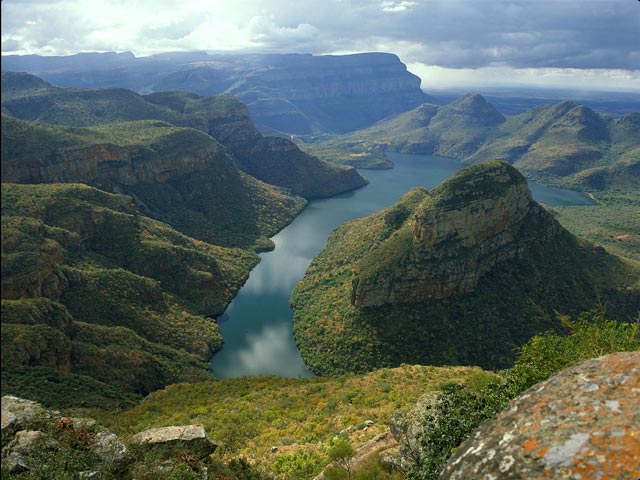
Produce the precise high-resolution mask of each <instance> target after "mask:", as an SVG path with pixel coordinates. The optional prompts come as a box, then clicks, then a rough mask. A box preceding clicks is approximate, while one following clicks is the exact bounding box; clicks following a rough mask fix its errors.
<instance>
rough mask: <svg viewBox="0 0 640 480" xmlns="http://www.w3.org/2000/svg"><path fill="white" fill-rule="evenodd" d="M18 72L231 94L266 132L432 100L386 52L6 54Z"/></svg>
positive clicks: (371, 115) (358, 118)
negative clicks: (244, 106)
mask: <svg viewBox="0 0 640 480" xmlns="http://www.w3.org/2000/svg"><path fill="white" fill-rule="evenodd" d="M3 68H4V69H5V70H14V71H16V70H20V71H27V72H31V73H34V74H36V75H40V76H41V77H42V78H44V79H46V80H48V81H51V82H53V83H55V84H56V85H62V86H67V87H124V88H130V89H133V90H136V91H138V92H145V93H148V92H157V91H162V90H188V91H193V92H196V93H199V94H201V95H215V94H219V93H231V94H233V95H234V96H236V97H238V98H239V99H240V100H242V101H243V102H244V103H246V104H247V105H248V107H249V111H250V112H251V116H252V117H253V119H254V120H255V122H256V124H257V125H258V127H259V128H260V129H261V130H263V131H265V132H274V131H277V132H284V133H288V134H297V133H311V132H314V131H318V130H321V131H330V132H347V131H351V130H356V129H359V128H364V127H366V126H369V125H372V124H373V123H375V122H377V121H379V120H382V119H383V118H386V117H388V116H391V115H395V114H398V113H401V112H404V111H407V110H410V109H411V108H414V107H416V106H418V105H420V104H421V103H424V102H426V101H434V100H433V99H432V98H430V97H429V96H428V95H426V94H425V93H423V92H422V91H421V90H420V79H419V78H418V77H417V76H415V75H413V74H412V73H410V72H408V71H407V69H406V66H405V65H404V64H403V63H402V62H401V61H400V59H399V58H398V57H397V56H395V55H393V54H388V53H364V54H355V55H322V56H312V55H298V54H287V55H232V54H229V55H209V54H206V53H204V52H182V53H169V54H158V55H152V56H150V57H145V58H144V59H142V58H135V57H134V56H133V55H131V54H128V55H127V54H113V53H112V54H104V53H103V54H84V55H83V56H77V55H76V56H69V57H38V56H37V55H30V56H22V57H21V56H12V55H9V56H5V57H4V58H3Z"/></svg>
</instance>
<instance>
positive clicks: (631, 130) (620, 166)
mask: <svg viewBox="0 0 640 480" xmlns="http://www.w3.org/2000/svg"><path fill="white" fill-rule="evenodd" d="M639 147H640V115H638V114H636V113H633V114H628V115H624V116H621V117H619V118H616V119H612V118H610V117H606V116H602V115H598V114H597V113H595V112H593V111H592V110H591V109H589V108H587V107H585V106H583V105H578V104H576V103H574V102H570V101H564V102H560V103H558V104H556V105H545V106H539V107H536V108H534V109H532V110H529V111H527V112H525V113H522V114H519V115H514V116H510V117H505V116H503V115H502V114H500V113H499V112H497V111H496V110H495V109H494V108H493V107H492V106H491V104H489V103H488V102H487V101H486V100H485V99H484V98H483V97H482V96H480V95H477V94H468V95H466V96H464V97H462V98H460V99H458V100H456V101H455V102H452V103H450V104H448V105H445V106H437V105H432V104H428V103H427V104H423V105H421V106H419V107H417V108H415V109H413V110H411V111H409V112H406V113H404V114H401V115H398V116H396V117H394V118H392V119H389V120H386V121H384V122H380V123H378V124H376V125H374V126H372V127H369V128H367V129H364V130H360V131H358V132H353V133H350V134H348V135H344V136H341V137H337V138H334V139H332V140H329V141H326V142H322V143H319V144H309V145H303V148H305V150H308V151H310V152H313V153H317V154H318V155H322V156H324V157H325V158H332V159H333V160H336V161H340V162H342V163H347V164H352V165H357V166H368V165H373V166H376V165H378V166H390V165H389V163H388V161H387V162H385V161H384V160H383V159H381V157H382V155H383V153H384V152H385V151H398V152H405V153H421V154H436V155H443V156H450V157H454V158H458V159H460V160H462V161H463V162H465V163H475V162H480V161H484V160H503V161H506V162H509V163H511V164H513V165H515V166H516V167H517V168H518V169H519V170H521V171H522V172H523V173H525V174H527V175H530V176H533V177H537V178H543V179H547V180H548V179H562V180H563V181H564V182H568V183H574V184H578V185H584V186H587V187H589V188H604V187H605V186H608V185H609V186H614V185H616V184H618V182H620V181H623V182H625V183H626V184H628V185H630V186H635V187H640V156H639V155H638V151H637V149H638V148H639Z"/></svg>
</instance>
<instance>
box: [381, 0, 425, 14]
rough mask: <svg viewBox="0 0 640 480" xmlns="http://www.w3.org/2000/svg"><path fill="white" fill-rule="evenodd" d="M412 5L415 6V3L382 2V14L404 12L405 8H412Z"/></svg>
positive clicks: (387, 0) (386, 0)
mask: <svg viewBox="0 0 640 480" xmlns="http://www.w3.org/2000/svg"><path fill="white" fill-rule="evenodd" d="M414 5H417V3H416V2H407V1H402V2H396V1H393V0H391V1H389V0H385V1H383V2H382V6H381V8H382V11H383V12H404V11H405V10H406V9H407V8H409V7H413V6H414Z"/></svg>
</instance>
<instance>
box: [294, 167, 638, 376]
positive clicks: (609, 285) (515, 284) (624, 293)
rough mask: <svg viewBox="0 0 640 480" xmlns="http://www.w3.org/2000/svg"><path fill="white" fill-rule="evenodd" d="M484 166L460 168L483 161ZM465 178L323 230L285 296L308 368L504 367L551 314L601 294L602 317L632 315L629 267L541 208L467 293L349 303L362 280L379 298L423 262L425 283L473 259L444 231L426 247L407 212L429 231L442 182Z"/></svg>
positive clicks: (633, 269) (444, 200) (449, 189)
mask: <svg viewBox="0 0 640 480" xmlns="http://www.w3.org/2000/svg"><path fill="white" fill-rule="evenodd" d="M483 165H484V167H483V166H474V167H473V168H471V169H470V170H469V172H472V173H473V172H475V171H476V170H478V169H482V168H489V167H490V166H491V165H492V164H483ZM466 176H467V173H466V172H464V171H462V172H461V173H460V174H459V175H457V176H456V177H454V178H453V179H451V180H450V181H448V182H445V184H443V185H442V186H440V187H438V188H436V189H434V191H433V192H432V195H428V194H427V193H426V191H424V190H422V189H415V190H412V191H411V192H410V193H409V194H407V195H405V197H403V198H402V199H401V200H400V201H399V202H398V203H397V204H396V205H395V206H393V207H391V208H389V209H386V210H383V211H381V212H379V213H376V214H373V215H371V216H369V217H366V218H362V219H357V220H353V221H351V222H348V223H346V224H343V225H341V226H340V227H338V228H337V229H336V230H335V231H334V232H333V233H332V235H331V236H330V238H329V240H328V242H327V247H326V248H325V249H324V250H323V251H321V252H320V253H319V254H318V255H317V256H316V258H315V259H314V260H313V261H312V263H311V265H310V267H309V268H308V270H307V272H306V274H305V277H304V279H303V280H302V281H301V282H300V283H299V284H298V285H297V286H296V288H295V289H294V291H293V294H292V296H291V305H292V308H293V310H294V334H295V337H296V341H297V343H298V347H299V348H300V351H301V353H302V355H303V358H304V359H305V362H306V364H307V365H308V366H309V367H310V368H311V369H312V370H313V371H314V372H316V373H319V374H335V373H343V372H364V371H368V370H371V369H372V368H377V367H392V366H395V365H399V364H401V363H421V364H431V365H455V364H461V365H480V366H481V367H483V368H506V367H508V366H510V365H511V364H512V362H513V361H514V359H515V353H514V346H518V345H522V344H524V343H525V342H526V341H527V340H528V339H529V338H531V337H532V336H534V335H536V334H538V333H540V332H543V331H546V330H548V329H555V330H556V331H562V330H563V328H564V327H563V326H562V325H561V324H559V323H558V322H557V320H556V319H555V316H554V314H553V313H554V312H555V311H559V312H562V313H564V314H577V313H579V312H580V311H582V310H584V309H585V308H593V307H595V306H597V305H598V304H600V303H601V304H603V305H605V307H606V309H607V314H608V315H610V316H611V317H612V318H616V319H619V320H629V319H630V318H631V317H632V316H633V315H635V312H637V310H638V296H637V292H638V289H639V288H640V284H639V283H638V278H639V274H638V266H637V264H636V263H635V262H631V261H625V260H623V259H619V258H617V257H614V256H612V255H610V254H608V253H607V252H606V251H605V250H604V249H602V248H601V247H595V246H594V245H592V244H589V243H587V242H585V241H581V240H578V239H576V238H575V237H573V236H572V235H570V234H569V233H568V232H566V231H564V230H563V229H562V228H561V227H560V226H559V225H558V224H557V223H556V222H555V221H553V219H552V218H551V217H550V215H549V214H548V213H546V212H544V210H542V209H541V208H540V207H535V208H532V210H530V212H529V213H528V214H527V217H526V218H524V219H523V220H522V222H521V223H520V224H519V226H518V227H517V229H516V230H513V233H512V234H513V235H516V238H515V239H514V240H513V245H512V247H510V248H514V249H519V252H520V253H519V254H518V255H515V256H514V258H513V259H512V260H510V261H509V262H501V263H497V264H496V265H495V266H493V267H491V269H490V270H489V271H487V272H486V273H484V274H482V276H481V277H480V278H479V281H478V284H477V286H476V287H475V289H474V290H473V291H469V292H467V293H464V294H456V295H443V298H439V297H436V298H430V299H428V298H425V299H416V300H411V301H402V298H400V300H398V301H394V300H389V301H387V300H385V301H383V302H381V303H378V304H377V306H363V307H361V308H360V307H356V306H354V301H355V297H354V295H355V294H356V293H357V292H358V291H360V290H361V289H362V288H363V287H362V286H363V285H364V288H369V289H370V290H371V291H372V292H373V293H372V295H386V293H385V292H387V291H389V289H390V288H393V287H395V286H396V283H399V282H403V281H406V276H407V275H408V274H411V272H413V271H420V269H423V271H427V270H425V269H427V267H428V269H429V270H428V271H429V272H431V271H433V272H435V273H434V275H436V278H435V279H434V280H433V281H434V282H446V281H448V279H449V278H454V277H451V276H452V275H453V274H455V272H457V271H458V269H460V268H469V269H473V268H476V267H475V265H476V261H477V260H475V258H476V257H475V256H474V255H475V254H474V251H473V248H472V247H469V246H465V245H462V244H458V243H456V241H455V239H449V240H447V241H444V240H443V241H442V242H441V244H438V245H437V246H436V247H434V248H437V249H439V250H438V251H439V252H440V254H436V253H433V254H431V253H429V251H427V252H426V253H425V251H424V248H423V247H421V243H420V241H417V240H415V238H414V227H415V226H414V223H415V221H417V220H415V221H414V218H422V219H423V220H420V221H423V222H424V224H425V225H429V224H430V223H429V222H430V220H429V219H430V218H431V219H432V220H433V219H435V218H438V219H440V220H438V221H439V222H442V223H440V224H436V227H435V228H436V229H437V228H440V229H442V228H443V227H444V222H446V221H447V220H446V218H447V217H446V215H444V214H443V213H442V211H441V210H440V207H442V206H444V207H445V208H448V206H449V202H450V200H455V198H456V195H455V193H456V189H457V188H458V187H457V186H456V185H455V184H454V185H452V184H453V183H457V180H460V179H464V178H465V177H466ZM496 188H497V187H496ZM478 191H480V190H474V191H473V192H472V193H471V195H472V196H475V195H477V193H478ZM490 193H491V192H485V195H489V194H490ZM494 193H495V194H496V195H498V194H499V193H500V192H494ZM474 198H475V197H474ZM514 201H515V200H514ZM470 208H471V207H470ZM398 211H406V212H407V213H403V214H401V215H399V214H398ZM416 216H417V217H416ZM460 218H467V217H460ZM425 219H426V220H425ZM425 255H426V256H425ZM433 255H436V256H433ZM437 255H440V256H437ZM421 256H422V257H421ZM423 257H424V258H427V259H428V261H427V260H424V261H425V262H427V263H425V264H424V265H423V264H421V263H420V262H421V260H420V258H423ZM470 259H471V260H470ZM438 262H440V263H438ZM468 262H471V263H468ZM438 265H442V268H439V267H438V268H439V269H436V267H437V266H438ZM450 272H453V273H450ZM438 275H439V276H438ZM441 277H442V278H441ZM412 278H413V277H412ZM407 285H408V286H407V287H406V292H407V293H403V292H404V290H398V291H399V292H400V293H398V295H406V296H408V297H409V298H411V297H410V295H411V292H412V291H418V290H417V289H419V288H423V287H419V286H418V285H417V284H416V285H413V286H412V285H411V284H408V283H407ZM411 289H413V290H411ZM377 292H382V293H381V294H380V293H377Z"/></svg>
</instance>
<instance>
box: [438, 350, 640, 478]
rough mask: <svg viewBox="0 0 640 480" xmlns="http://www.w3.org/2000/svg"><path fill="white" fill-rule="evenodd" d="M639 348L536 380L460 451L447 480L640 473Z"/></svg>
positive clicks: (445, 474) (634, 475)
mask: <svg viewBox="0 0 640 480" xmlns="http://www.w3.org/2000/svg"><path fill="white" fill-rule="evenodd" d="M639 405H640V352H626V353H616V354H611V355H607V356H604V357H600V358H596V359H592V360H588V361H586V362H582V363H580V364H578V365H575V366H573V367H569V368H567V369H565V370H563V371H561V372H560V373H558V374H557V375H555V376H553V377H551V378H550V379H548V380H545V381H544V382H541V383H539V384H537V385H534V386H533V387H531V388H530V389H529V390H527V391H525V392H524V393H523V394H522V395H521V396H520V397H518V398H517V399H515V400H513V401H512V402H511V403H510V404H509V407H508V408H507V409H506V410H505V411H504V412H502V413H501V414H500V415H498V417H497V418H496V419H494V420H493V421H491V422H489V423H487V424H485V425H484V426H482V427H481V428H480V429H478V430H477V431H476V432H475V433H474V434H473V435H471V437H470V438H469V439H468V440H467V441H465V442H464V443H463V444H462V445H460V447H459V448H458V449H457V451H456V453H455V454H454V455H453V457H451V459H450V460H449V463H448V464H447V466H446V468H445V470H444V471H443V473H442V474H441V476H440V478H441V479H443V480H449V479H451V480H453V479H465V480H466V479H475V478H478V479H480V478H481V479H503V478H510V479H532V478H535V479H556V478H571V479H578V478H580V479H605V478H608V479H629V480H637V479H638V478H640V430H639V427H640V407H639Z"/></svg>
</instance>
